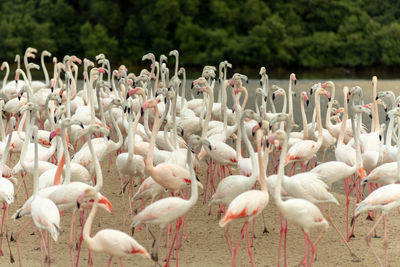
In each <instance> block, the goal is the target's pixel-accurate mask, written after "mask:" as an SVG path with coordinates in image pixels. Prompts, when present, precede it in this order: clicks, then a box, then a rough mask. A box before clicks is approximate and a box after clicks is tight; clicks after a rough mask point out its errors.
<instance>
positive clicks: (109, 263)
mask: <svg viewBox="0 0 400 267" xmlns="http://www.w3.org/2000/svg"><path fill="white" fill-rule="evenodd" d="M111 261H112V256H111V257H109V258H108V264H107V266H108V267H110V266H111Z"/></svg>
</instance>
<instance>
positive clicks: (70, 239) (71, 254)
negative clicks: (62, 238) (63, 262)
mask: <svg viewBox="0 0 400 267" xmlns="http://www.w3.org/2000/svg"><path fill="white" fill-rule="evenodd" d="M74 224H75V212H72V215H71V229H70V231H69V256H70V261H71V266H74V258H75V257H74V242H73V233H74Z"/></svg>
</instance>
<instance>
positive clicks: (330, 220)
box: [315, 204, 360, 261]
mask: <svg viewBox="0 0 400 267" xmlns="http://www.w3.org/2000/svg"><path fill="white" fill-rule="evenodd" d="M328 221H329V223H330V224H331V225H332V227H333V229H335V231H336V232H337V233H338V235H339V237H340V239H342V241H343V242H344V244H345V245H346V247H347V249H348V250H349V252H350V255H351V256H352V257H353V259H354V260H358V261H360V259H359V258H358V257H357V256H356V254H355V253H354V252H353V251H352V249H351V248H350V246H349V244H348V242H347V241H346V239H345V238H344V236H343V235H342V233H341V232H340V231H339V229H338V228H337V226H336V225H335V223H334V222H333V219H332V216H331V204H328ZM318 241H319V240H318ZM315 245H317V242H316V243H315Z"/></svg>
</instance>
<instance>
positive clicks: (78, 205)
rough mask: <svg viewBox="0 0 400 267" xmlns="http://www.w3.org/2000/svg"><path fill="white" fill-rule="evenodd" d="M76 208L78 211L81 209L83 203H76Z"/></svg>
mask: <svg viewBox="0 0 400 267" xmlns="http://www.w3.org/2000/svg"><path fill="white" fill-rule="evenodd" d="M76 206H77V207H78V209H80V208H81V203H79V201H76Z"/></svg>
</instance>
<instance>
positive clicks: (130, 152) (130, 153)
mask: <svg viewBox="0 0 400 267" xmlns="http://www.w3.org/2000/svg"><path fill="white" fill-rule="evenodd" d="M138 116H139V114H137V115H136V117H138ZM136 117H135V122H136ZM128 120H129V126H128V162H131V161H132V158H133V151H134V149H135V143H134V142H133V132H132V131H133V122H132V118H131V116H129V117H128Z"/></svg>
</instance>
